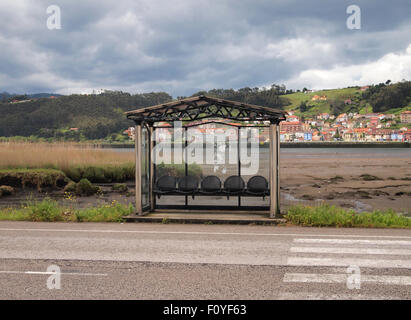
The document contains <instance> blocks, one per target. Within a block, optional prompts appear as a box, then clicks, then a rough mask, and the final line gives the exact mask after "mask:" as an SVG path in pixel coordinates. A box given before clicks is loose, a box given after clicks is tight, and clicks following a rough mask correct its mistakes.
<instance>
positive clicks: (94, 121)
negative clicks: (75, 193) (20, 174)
mask: <svg viewBox="0 0 411 320" xmlns="http://www.w3.org/2000/svg"><path fill="white" fill-rule="evenodd" d="M171 99H172V97H171V96H170V95H168V94H167V93H164V92H158V93H146V94H136V95H131V94H129V93H123V92H107V93H103V94H99V95H70V96H61V97H57V98H53V99H51V98H41V99H32V100H28V101H25V102H17V103H0V136H5V137H10V136H31V135H35V136H38V137H44V138H67V139H70V138H72V139H74V140H79V139H81V138H82V139H102V138H105V137H107V136H108V135H109V134H113V133H119V132H121V131H122V130H124V129H125V128H127V127H128V126H130V125H131V124H132V123H131V121H129V120H127V119H126V118H125V116H124V112H125V111H128V110H132V109H136V108H141V107H146V106H150V105H153V104H158V103H162V102H166V101H169V100H171ZM70 128H78V130H69V129H70Z"/></svg>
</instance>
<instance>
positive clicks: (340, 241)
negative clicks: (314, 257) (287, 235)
mask: <svg viewBox="0 0 411 320" xmlns="http://www.w3.org/2000/svg"><path fill="white" fill-rule="evenodd" d="M294 242H296V243H329V244H376V245H404V246H410V247H411V241H405V240H365V239H355V240H354V239H311V238H307V239H305V238H296V239H294Z"/></svg>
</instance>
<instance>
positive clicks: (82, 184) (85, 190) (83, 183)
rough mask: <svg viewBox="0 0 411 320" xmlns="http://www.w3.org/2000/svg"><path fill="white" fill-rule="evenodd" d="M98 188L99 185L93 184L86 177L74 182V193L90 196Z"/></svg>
mask: <svg viewBox="0 0 411 320" xmlns="http://www.w3.org/2000/svg"><path fill="white" fill-rule="evenodd" d="M99 190H100V188H99V187H97V186H93V185H92V183H91V182H90V181H89V180H88V179H81V180H80V181H79V182H78V183H77V184H76V194H77V195H82V196H91V195H93V194H96V193H97V192H98V191H99Z"/></svg>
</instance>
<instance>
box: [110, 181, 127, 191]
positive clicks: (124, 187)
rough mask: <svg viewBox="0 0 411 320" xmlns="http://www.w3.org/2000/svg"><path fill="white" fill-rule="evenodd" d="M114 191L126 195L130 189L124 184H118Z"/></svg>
mask: <svg viewBox="0 0 411 320" xmlns="http://www.w3.org/2000/svg"><path fill="white" fill-rule="evenodd" d="M113 190H114V191H117V192H121V193H125V192H127V190H128V187H127V185H125V184H124V183H116V184H115V185H114V186H113Z"/></svg>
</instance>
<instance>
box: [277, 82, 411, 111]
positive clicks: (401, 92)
mask: <svg viewBox="0 0 411 320" xmlns="http://www.w3.org/2000/svg"><path fill="white" fill-rule="evenodd" d="M285 98H286V99H288V101H289V104H288V105H286V106H285V107H284V108H285V110H287V111H294V112H295V113H296V114H297V115H299V116H303V117H306V118H310V117H313V116H315V115H317V114H320V113H323V112H327V113H330V114H334V115H338V114H340V113H343V112H345V113H347V112H356V113H360V114H364V113H371V112H381V113H394V114H398V113H400V112H402V111H404V110H409V109H411V82H409V81H406V82H400V83H396V84H389V83H386V84H384V83H381V84H378V85H375V86H370V87H369V88H368V89H365V88H364V90H361V89H360V88H359V87H349V88H344V89H331V90H320V91H315V92H309V91H308V92H295V93H292V94H287V95H285Z"/></svg>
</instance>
